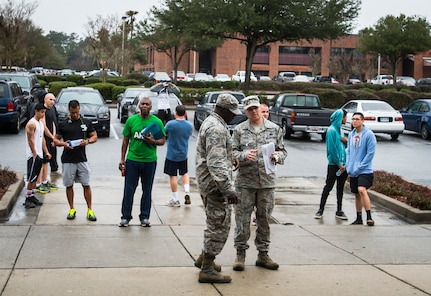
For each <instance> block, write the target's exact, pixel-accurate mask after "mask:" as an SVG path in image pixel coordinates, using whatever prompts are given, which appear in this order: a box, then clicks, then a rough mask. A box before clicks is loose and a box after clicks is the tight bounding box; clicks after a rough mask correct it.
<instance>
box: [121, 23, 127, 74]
mask: <svg viewBox="0 0 431 296" xmlns="http://www.w3.org/2000/svg"><path fill="white" fill-rule="evenodd" d="M126 18H127V16H123V17H121V19H122V20H123V40H122V42H121V76H123V75H124V31H126Z"/></svg>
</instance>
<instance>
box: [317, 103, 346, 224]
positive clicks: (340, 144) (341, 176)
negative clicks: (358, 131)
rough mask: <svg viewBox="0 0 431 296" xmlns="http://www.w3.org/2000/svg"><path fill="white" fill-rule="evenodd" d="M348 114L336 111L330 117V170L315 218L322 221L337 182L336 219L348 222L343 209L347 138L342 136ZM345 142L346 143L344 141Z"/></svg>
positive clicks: (327, 150)
mask: <svg viewBox="0 0 431 296" xmlns="http://www.w3.org/2000/svg"><path fill="white" fill-rule="evenodd" d="M346 114H347V112H346V111H345V110H342V109H338V110H335V111H334V113H332V115H331V117H330V121H331V126H330V127H329V128H328V130H327V132H326V158H327V159H328V170H327V174H326V182H325V183H326V184H325V187H323V191H322V196H321V198H320V206H319V210H318V211H317V213H316V214H315V215H314V218H316V219H321V218H322V215H323V211H324V210H325V205H326V200H327V199H328V196H329V193H330V192H331V190H332V188H334V184H335V181H337V212H336V213H335V217H336V218H338V219H341V220H347V216H346V215H345V214H344V212H343V209H342V202H343V191H344V184H345V183H346V179H347V173H346V168H345V167H344V165H345V163H346V149H345V143H344V142H346V140H347V139H346V138H345V137H342V136H341V124H342V123H345V122H346ZM343 140H344V141H343Z"/></svg>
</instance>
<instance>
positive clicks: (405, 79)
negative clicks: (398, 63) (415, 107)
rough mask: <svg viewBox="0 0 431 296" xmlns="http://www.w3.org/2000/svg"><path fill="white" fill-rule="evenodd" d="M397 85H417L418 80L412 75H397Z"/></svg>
mask: <svg viewBox="0 0 431 296" xmlns="http://www.w3.org/2000/svg"><path fill="white" fill-rule="evenodd" d="M395 84H396V85H406V86H415V85H416V80H415V79H414V78H413V77H410V76H397V78H396V82H395Z"/></svg>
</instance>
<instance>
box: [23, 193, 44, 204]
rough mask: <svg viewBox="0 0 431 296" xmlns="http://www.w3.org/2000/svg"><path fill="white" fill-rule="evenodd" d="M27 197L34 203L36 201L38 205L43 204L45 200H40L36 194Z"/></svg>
mask: <svg viewBox="0 0 431 296" xmlns="http://www.w3.org/2000/svg"><path fill="white" fill-rule="evenodd" d="M26 199H29V200H30V201H31V202H32V203H34V204H35V205H36V206H41V205H43V202H41V201H40V200H38V199H37V198H36V197H35V196H34V195H33V196H30V197H27V198H26Z"/></svg>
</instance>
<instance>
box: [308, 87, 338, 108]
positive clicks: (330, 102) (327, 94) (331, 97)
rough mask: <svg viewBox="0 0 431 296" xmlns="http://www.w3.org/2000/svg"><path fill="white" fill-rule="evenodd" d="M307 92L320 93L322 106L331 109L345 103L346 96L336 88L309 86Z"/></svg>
mask: <svg viewBox="0 0 431 296" xmlns="http://www.w3.org/2000/svg"><path fill="white" fill-rule="evenodd" d="M320 84H323V83H320ZM305 92H307V93H311V94H315V95H318V96H319V98H320V103H321V105H322V107H324V108H330V109H336V108H339V107H340V106H341V105H343V104H344V102H345V97H346V95H345V94H344V93H343V92H341V91H338V90H335V89H321V88H309V89H307V90H306V91H305Z"/></svg>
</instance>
